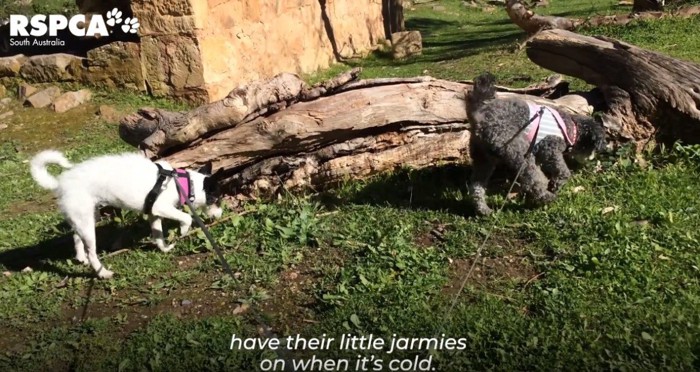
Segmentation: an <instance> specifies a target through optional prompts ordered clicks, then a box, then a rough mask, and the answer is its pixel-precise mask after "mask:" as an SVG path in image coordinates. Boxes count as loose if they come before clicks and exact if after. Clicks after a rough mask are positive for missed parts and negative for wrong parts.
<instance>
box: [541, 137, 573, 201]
mask: <svg viewBox="0 0 700 372" xmlns="http://www.w3.org/2000/svg"><path fill="white" fill-rule="evenodd" d="M564 150H566V143H564V141H563V140H562V139H561V138H556V137H548V138H545V139H544V140H542V142H540V143H539V145H538V149H537V152H536V154H535V156H536V158H537V161H538V162H539V163H540V167H541V168H542V171H543V172H544V173H545V174H546V175H547V176H548V177H549V187H548V189H549V191H551V192H553V193H556V192H558V191H559V189H561V187H562V186H564V184H566V182H567V181H568V180H569V178H571V171H570V170H569V167H568V166H567V165H566V161H564Z"/></svg>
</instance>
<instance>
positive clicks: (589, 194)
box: [0, 0, 700, 371]
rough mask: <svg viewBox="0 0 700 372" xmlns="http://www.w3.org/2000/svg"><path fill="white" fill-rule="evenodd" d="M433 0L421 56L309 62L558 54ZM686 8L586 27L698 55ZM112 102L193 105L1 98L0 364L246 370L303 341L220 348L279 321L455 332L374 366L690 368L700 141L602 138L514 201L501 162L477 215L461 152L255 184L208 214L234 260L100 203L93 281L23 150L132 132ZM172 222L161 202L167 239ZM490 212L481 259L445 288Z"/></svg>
mask: <svg viewBox="0 0 700 372" xmlns="http://www.w3.org/2000/svg"><path fill="white" fill-rule="evenodd" d="M615 3H616V1H602V0H601V1H593V0H588V1H583V0H579V1H571V2H567V3H565V2H563V1H552V6H551V7H549V8H545V9H544V10H542V11H543V12H546V13H550V14H563V13H566V15H569V16H577V17H582V16H586V15H589V14H591V13H593V12H595V13H602V14H608V13H611V12H617V11H620V9H616V8H615V7H614V4H615ZM439 4H440V5H441V6H444V7H445V10H444V11H435V10H432V6H433V5H435V4H434V3H430V4H428V5H425V6H418V7H416V10H414V11H410V12H409V13H408V19H407V24H408V26H409V28H411V29H420V30H421V31H422V32H423V35H424V37H425V39H424V41H425V43H424V46H425V50H424V54H423V55H422V56H420V57H417V58H415V59H412V60H409V61H404V62H393V61H391V60H390V59H387V57H386V56H384V55H383V54H382V53H377V54H375V55H373V56H371V57H370V58H368V59H366V60H362V61H357V62H353V63H352V64H350V65H341V66H335V67H333V68H332V69H330V70H329V71H325V72H323V73H320V74H317V75H315V76H309V77H308V79H309V81H311V82H313V81H319V80H321V79H324V78H326V77H328V76H330V75H332V74H335V73H338V72H339V71H343V70H345V69H349V68H351V67H352V66H356V65H360V66H362V67H364V74H363V76H365V77H386V76H413V75H421V74H423V73H424V71H426V70H427V71H428V72H426V74H430V75H432V76H436V77H441V78H447V79H470V78H472V77H473V76H474V75H476V74H478V73H479V72H481V71H483V70H487V69H488V70H492V71H494V72H495V73H496V74H497V75H498V76H499V78H500V79H501V81H500V82H501V83H502V84H509V85H526V84H529V83H531V82H533V81H535V80H537V79H540V78H542V77H544V76H547V75H549V72H548V71H545V70H543V69H540V68H538V67H536V66H534V65H533V64H532V63H530V62H529V61H528V60H527V58H526V56H525V55H524V53H522V52H521V53H512V52H511V50H512V46H514V45H515V44H516V43H517V42H519V41H521V40H522V34H521V33H520V32H519V31H518V30H517V29H516V28H515V27H514V26H512V25H511V24H510V23H509V22H507V20H506V18H504V17H505V13H504V12H503V11H501V10H498V11H496V12H493V13H487V12H482V11H480V10H472V9H469V8H466V7H464V6H462V5H461V2H459V1H440V2H439ZM697 22H698V19H697V18H696V19H688V20H665V21H657V22H645V23H639V24H634V25H630V26H627V27H604V28H598V29H595V30H585V31H584V32H585V33H589V34H604V35H609V36H613V37H619V38H621V39H623V40H625V41H628V42H631V43H635V44H638V45H640V46H644V47H648V48H651V49H654V50H659V51H661V52H663V53H667V54H670V55H673V56H675V57H678V58H683V59H688V60H693V61H697V60H698V59H699V58H700V53H698V52H696V51H697V50H700V49H698V41H697V38H693V37H692V32H691V31H692V30H694V27H695V26H696V25H697ZM576 84H577V86H578V87H581V88H584V87H585V84H583V83H582V82H576ZM103 103H109V104H112V105H115V106H116V107H117V108H118V109H120V110H122V111H124V112H128V111H129V110H133V109H134V108H136V107H140V106H146V105H148V106H156V107H165V108H170V109H184V108H185V107H183V106H180V105H175V104H173V103H170V102H168V101H163V100H152V99H149V98H145V97H140V96H133V95H131V94H126V93H118V92H116V93H112V92H110V93H107V92H97V94H96V98H95V102H94V103H93V105H92V106H90V107H87V108H85V110H82V111H81V110H77V111H73V112H69V113H65V114H61V115H57V114H54V113H49V112H48V111H42V110H29V109H23V108H21V107H14V106H13V108H12V109H13V110H14V111H15V112H16V113H15V115H14V119H12V120H14V121H11V122H10V123H9V124H10V128H8V129H7V130H5V131H0V142H2V145H1V146H0V175H2V179H1V180H0V193H2V195H3V198H2V199H0V210H3V212H4V213H3V214H2V216H0V272H5V271H7V272H8V273H9V276H5V275H2V276H0V329H2V337H0V350H1V351H0V369H2V370H22V371H23V370H27V371H29V370H75V371H88V370H91V371H94V370H121V371H131V370H149V371H165V370H167V371H179V370H182V371H185V370H192V369H206V370H240V371H249V370H258V365H259V363H260V361H261V360H262V359H265V358H271V357H275V355H277V356H279V357H282V358H286V359H289V358H295V357H302V356H306V357H308V356H310V355H311V354H313V353H312V352H310V351H306V352H303V351H294V352H278V353H276V354H275V353H274V352H273V351H270V350H256V351H240V350H229V343H230V340H231V336H232V335H233V334H236V335H237V336H239V337H258V336H259V335H260V333H259V332H260V326H261V325H262V326H269V327H270V328H271V329H272V332H274V333H276V334H277V335H278V336H280V337H284V336H288V335H296V334H302V335H305V336H309V337H319V336H321V335H324V334H325V335H328V336H331V337H336V338H337V337H339V336H340V335H341V334H342V333H352V334H355V335H360V334H361V335H369V334H373V335H378V336H381V337H384V338H386V339H387V340H389V339H391V337H392V335H393V334H396V335H397V336H398V337H431V336H439V335H441V334H445V335H446V336H447V337H455V338H464V339H465V340H464V342H465V343H464V350H460V351H447V350H442V351H440V350H434V351H430V350H402V351H399V352H396V353H394V354H392V355H387V353H386V350H385V351H379V352H376V353H374V354H376V355H375V356H376V358H379V359H381V360H382V361H383V363H384V364H385V366H386V364H387V363H388V361H389V359H393V358H401V359H403V358H408V359H412V358H414V357H419V358H421V359H425V358H429V357H430V358H432V359H431V360H432V366H433V367H434V368H435V370H439V371H461V370H486V369H497V370H507V371H510V370H544V369H548V370H564V369H566V370H601V369H614V370H632V369H639V370H697V369H698V368H700V360H699V359H698V356H699V354H700V343H699V341H698V340H700V338H699V336H700V329H699V328H700V312H698V310H697V309H698V308H699V305H700V283H699V282H700V269H699V267H700V254H699V253H700V252H699V248H698V246H699V244H698V240H699V239H700V235H698V230H697V226H698V225H699V224H700V214H698V209H699V208H700V194H699V193H698V192H697V179H698V177H699V176H700V167H699V165H700V149H699V148H697V147H693V146H685V147H683V146H678V147H675V148H673V149H671V150H665V151H662V152H659V153H654V154H652V153H647V154H645V155H644V159H645V161H644V162H639V161H637V160H636V159H635V158H634V157H633V156H632V155H631V154H630V153H629V152H628V151H627V150H626V149H622V150H620V151H619V152H617V153H615V154H608V155H606V156H605V157H604V158H602V159H601V163H600V166H599V167H596V166H595V164H589V165H587V166H586V167H584V168H582V169H580V170H578V171H577V172H576V173H575V176H574V177H573V179H572V180H571V181H570V183H569V184H568V185H567V186H566V187H565V188H564V190H563V191H562V193H561V196H560V198H559V200H557V201H556V202H555V203H554V204H552V205H550V206H548V207H546V208H541V209H525V208H524V207H522V205H521V200H520V198H519V197H518V198H516V199H514V200H506V199H505V198H504V197H503V193H504V192H505V189H506V188H507V186H508V185H509V184H508V179H504V177H502V176H500V175H499V176H498V177H497V178H496V180H495V181H496V182H495V183H494V189H493V190H492V193H491V196H490V198H489V202H490V203H491V204H492V205H494V206H499V205H500V204H501V203H506V206H505V208H504V210H503V212H502V213H501V214H499V215H496V216H493V217H490V218H484V219H480V218H475V217H474V216H473V213H472V211H471V208H470V206H469V204H468V203H467V201H466V198H467V195H466V190H465V187H464V182H465V180H466V179H467V178H468V176H469V169H468V168H467V167H463V166H459V165H453V166H445V167H439V168H432V169H425V170H408V169H403V170H397V171H396V172H394V173H391V174H384V175H380V176H377V177H374V178H372V179H370V180H367V181H362V182H360V181H348V182H346V183H345V184H343V185H341V186H339V187H338V188H335V189H333V190H329V191H327V192H324V193H321V194H308V195H296V196H285V197H282V198H280V199H278V200H272V201H259V202H251V203H248V204H246V205H244V206H243V209H244V212H243V213H240V214H237V213H233V212H231V211H227V212H226V213H225V217H224V218H225V219H224V220H222V221H221V222H219V223H218V224H216V225H213V226H212V229H211V230H212V233H213V235H214V236H215V237H216V239H217V240H218V243H219V244H220V245H221V246H222V247H224V251H225V252H224V255H225V258H226V260H227V262H228V263H229V265H231V267H232V268H233V270H234V271H235V272H236V275H235V277H234V278H228V277H225V276H223V272H222V268H221V265H220V263H219V262H218V261H217V259H216V258H215V257H216V256H215V255H214V253H213V251H212V250H211V248H210V246H209V244H208V243H207V241H206V240H205V239H204V236H203V234H202V233H201V232H198V233H195V234H193V235H191V236H189V237H187V238H184V239H177V245H176V249H175V250H174V251H172V252H170V253H168V254H163V253H161V252H159V251H158V250H157V249H156V248H155V247H154V246H153V245H152V244H150V243H148V242H147V234H148V224H147V223H146V222H145V221H143V220H142V218H141V217H140V216H139V215H137V214H135V213H131V212H124V213H117V214H116V215H115V214H111V215H108V216H105V217H104V218H103V220H102V221H101V222H100V223H99V227H98V230H99V232H98V245H99V246H100V254H101V255H102V261H103V263H104V264H105V265H106V266H108V267H109V268H110V269H113V270H115V272H116V273H117V276H116V277H115V278H114V279H113V280H110V281H98V280H94V279H92V276H91V274H92V273H91V271H90V269H89V268H87V267H84V266H80V265H77V264H75V263H74V262H73V261H72V260H71V257H72V255H73V252H72V239H71V236H70V234H69V231H68V228H67V226H65V224H64V223H63V222H62V218H61V216H60V214H59V213H58V212H57V209H56V207H55V202H54V199H53V197H52V196H51V195H49V194H48V193H47V192H46V191H45V190H42V189H40V188H38V187H37V186H36V185H35V184H34V183H33V182H32V180H31V178H30V177H29V172H28V169H27V164H26V161H27V160H28V159H29V158H30V156H31V155H32V154H33V153H34V152H35V151H37V150H39V149H43V148H46V147H55V148H59V149H61V150H63V151H65V152H66V154H67V155H68V156H69V157H70V158H71V159H72V160H74V161H80V160H82V159H86V158H88V157H90V156H94V155H97V154H104V153H113V152H118V151H123V150H126V149H129V147H128V146H127V145H125V144H124V143H122V142H121V141H120V140H119V138H118V134H117V127H116V125H115V124H113V123H105V122H103V121H102V120H101V119H99V118H98V117H96V116H95V115H94V111H95V109H96V106H97V105H99V104H103ZM30 124H31V126H30ZM20 125H25V127H22V128H20V129H21V130H19V129H17V128H19V127H18V126H20ZM175 227H176V226H175V225H174V224H173V223H171V222H166V223H165V228H166V229H168V230H169V233H170V234H169V240H171V241H174V240H176V238H175V233H176V229H175ZM489 231H493V235H492V237H491V239H490V240H489V241H488V243H487V244H486V245H485V246H484V249H483V251H482V255H483V256H484V257H485V260H484V261H479V262H480V263H479V264H478V265H476V270H475V271H474V272H473V273H472V276H471V277H470V278H469V280H467V282H466V285H465V287H464V290H463V291H462V292H461V293H459V296H458V297H456V295H457V293H458V288H459V287H460V286H461V284H462V280H463V279H464V277H465V275H466V273H467V272H468V271H469V269H470V267H471V265H472V263H473V260H474V257H475V252H476V250H477V248H478V247H479V245H480V244H481V242H482V241H483V239H484V237H485V235H486V234H488V232H489ZM122 248H127V249H128V251H121V250H120V249H122ZM117 251H118V252H119V253H118V254H112V255H110V256H107V255H108V254H109V253H115V252H117ZM25 267H31V268H32V272H22V270H23V269H24V268H25ZM453 301H454V307H452V304H453ZM245 309H247V310H245ZM262 328H265V327H262ZM358 353H359V354H363V355H370V354H372V353H370V352H343V351H339V350H336V349H332V350H325V351H319V352H317V353H315V354H316V355H317V356H325V357H335V358H347V359H349V360H350V361H352V362H353V363H354V361H355V360H356V356H357V354H358ZM384 370H387V369H384Z"/></svg>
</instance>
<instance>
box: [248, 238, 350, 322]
mask: <svg viewBox="0 0 700 372" xmlns="http://www.w3.org/2000/svg"><path fill="white" fill-rule="evenodd" d="M345 259H346V257H345V254H344V253H343V252H342V251H340V250H338V249H336V248H324V249H319V250H318V251H317V252H316V254H310V255H309V256H308V258H307V259H306V260H305V261H304V262H302V264H300V265H297V266H295V267H293V268H290V269H288V270H285V271H283V272H282V273H281V274H280V280H279V282H278V283H277V285H276V286H275V287H273V288H272V289H271V290H270V292H269V293H268V294H269V295H270V298H269V299H268V300H267V301H265V302H263V303H262V304H261V305H260V310H261V311H262V312H263V313H264V314H265V315H266V316H267V317H268V318H269V320H270V324H268V326H270V327H271V328H272V329H273V330H274V331H275V332H277V333H281V334H290V333H299V332H301V331H302V330H303V329H304V328H305V327H307V326H309V325H311V324H314V323H316V322H317V319H316V316H317V314H316V307H317V305H318V300H317V298H316V297H315V296H314V291H315V290H316V287H317V284H319V282H320V279H321V275H322V274H321V273H320V272H319V271H318V269H317V268H318V267H321V266H324V265H325V266H342V265H343V263H344V262H345Z"/></svg>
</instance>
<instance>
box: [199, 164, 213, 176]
mask: <svg viewBox="0 0 700 372" xmlns="http://www.w3.org/2000/svg"><path fill="white" fill-rule="evenodd" d="M197 172H199V173H201V174H204V175H207V176H209V175H211V162H207V164H205V165H204V166H203V167H201V168H199V170H197Z"/></svg>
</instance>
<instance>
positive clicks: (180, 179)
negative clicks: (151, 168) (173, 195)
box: [143, 163, 194, 214]
mask: <svg viewBox="0 0 700 372" xmlns="http://www.w3.org/2000/svg"><path fill="white" fill-rule="evenodd" d="M155 165H156V167H158V178H157V179H156V183H155V185H153V188H152V189H151V191H149V192H148V194H147V195H146V200H145V201H144V204H143V212H144V214H151V212H152V209H153V203H155V202H156V199H157V198H158V195H160V193H161V192H162V191H163V182H165V180H166V179H167V178H168V177H172V178H174V179H175V182H177V183H176V185H175V186H176V188H177V189H178V192H177V194H178V196H179V199H180V200H179V201H180V206H183V205H185V204H186V203H187V200H190V201H194V188H193V187H192V180H191V179H190V174H189V173H188V172H187V171H186V170H184V169H173V170H166V169H163V167H162V166H161V165H160V164H158V163H155ZM178 186H179V187H178ZM180 191H182V192H180Z"/></svg>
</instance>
